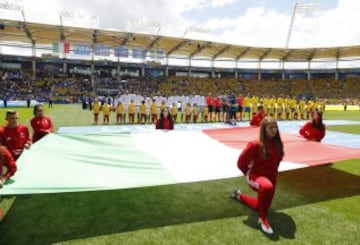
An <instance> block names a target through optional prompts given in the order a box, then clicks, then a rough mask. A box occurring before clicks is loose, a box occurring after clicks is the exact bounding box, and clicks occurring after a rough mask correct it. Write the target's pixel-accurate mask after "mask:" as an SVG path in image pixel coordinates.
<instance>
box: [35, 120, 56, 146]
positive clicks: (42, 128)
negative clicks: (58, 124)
mask: <svg viewBox="0 0 360 245" xmlns="http://www.w3.org/2000/svg"><path fill="white" fill-rule="evenodd" d="M30 123H31V127H32V129H33V131H34V134H33V139H32V141H33V143H35V142H36V141H38V140H39V139H41V138H42V137H44V136H45V135H46V134H48V133H52V132H53V131H54V127H53V124H52V121H51V119H50V118H49V117H45V116H42V117H34V118H32V119H31V121H30Z"/></svg>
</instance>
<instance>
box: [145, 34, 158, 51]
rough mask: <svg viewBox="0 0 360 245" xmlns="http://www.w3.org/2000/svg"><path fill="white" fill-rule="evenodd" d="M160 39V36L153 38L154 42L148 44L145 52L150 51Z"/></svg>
mask: <svg viewBox="0 0 360 245" xmlns="http://www.w3.org/2000/svg"><path fill="white" fill-rule="evenodd" d="M160 39H161V36H157V37H155V38H154V41H152V42H151V43H150V45H149V46H148V47H147V48H146V50H147V51H149V50H150V49H153V48H154V46H155V45H156V44H157V43H158V42H159V40H160Z"/></svg>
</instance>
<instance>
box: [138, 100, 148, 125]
mask: <svg viewBox="0 0 360 245" xmlns="http://www.w3.org/2000/svg"><path fill="white" fill-rule="evenodd" d="M146 109H147V108H146V104H145V100H143V101H141V105H140V120H139V123H141V124H145V123H146Z"/></svg>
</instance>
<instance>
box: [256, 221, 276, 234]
mask: <svg viewBox="0 0 360 245" xmlns="http://www.w3.org/2000/svg"><path fill="white" fill-rule="evenodd" d="M258 223H259V224H260V227H261V230H262V231H263V232H265V233H267V234H273V233H274V231H273V229H272V228H271V226H270V224H269V222H268V221H267V220H266V219H262V218H259V220H258Z"/></svg>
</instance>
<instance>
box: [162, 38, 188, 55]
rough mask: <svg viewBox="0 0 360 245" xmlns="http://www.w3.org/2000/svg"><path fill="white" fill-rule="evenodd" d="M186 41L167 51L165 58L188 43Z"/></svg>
mask: <svg viewBox="0 0 360 245" xmlns="http://www.w3.org/2000/svg"><path fill="white" fill-rule="evenodd" d="M188 42H189V41H188V40H185V39H183V40H182V41H181V42H179V43H178V44H177V45H176V46H175V47H173V48H172V49H170V50H169V52H167V54H166V56H170V55H171V54H172V53H174V52H175V51H176V50H178V49H179V48H180V47H181V46H183V45H184V44H185V43H188Z"/></svg>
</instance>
